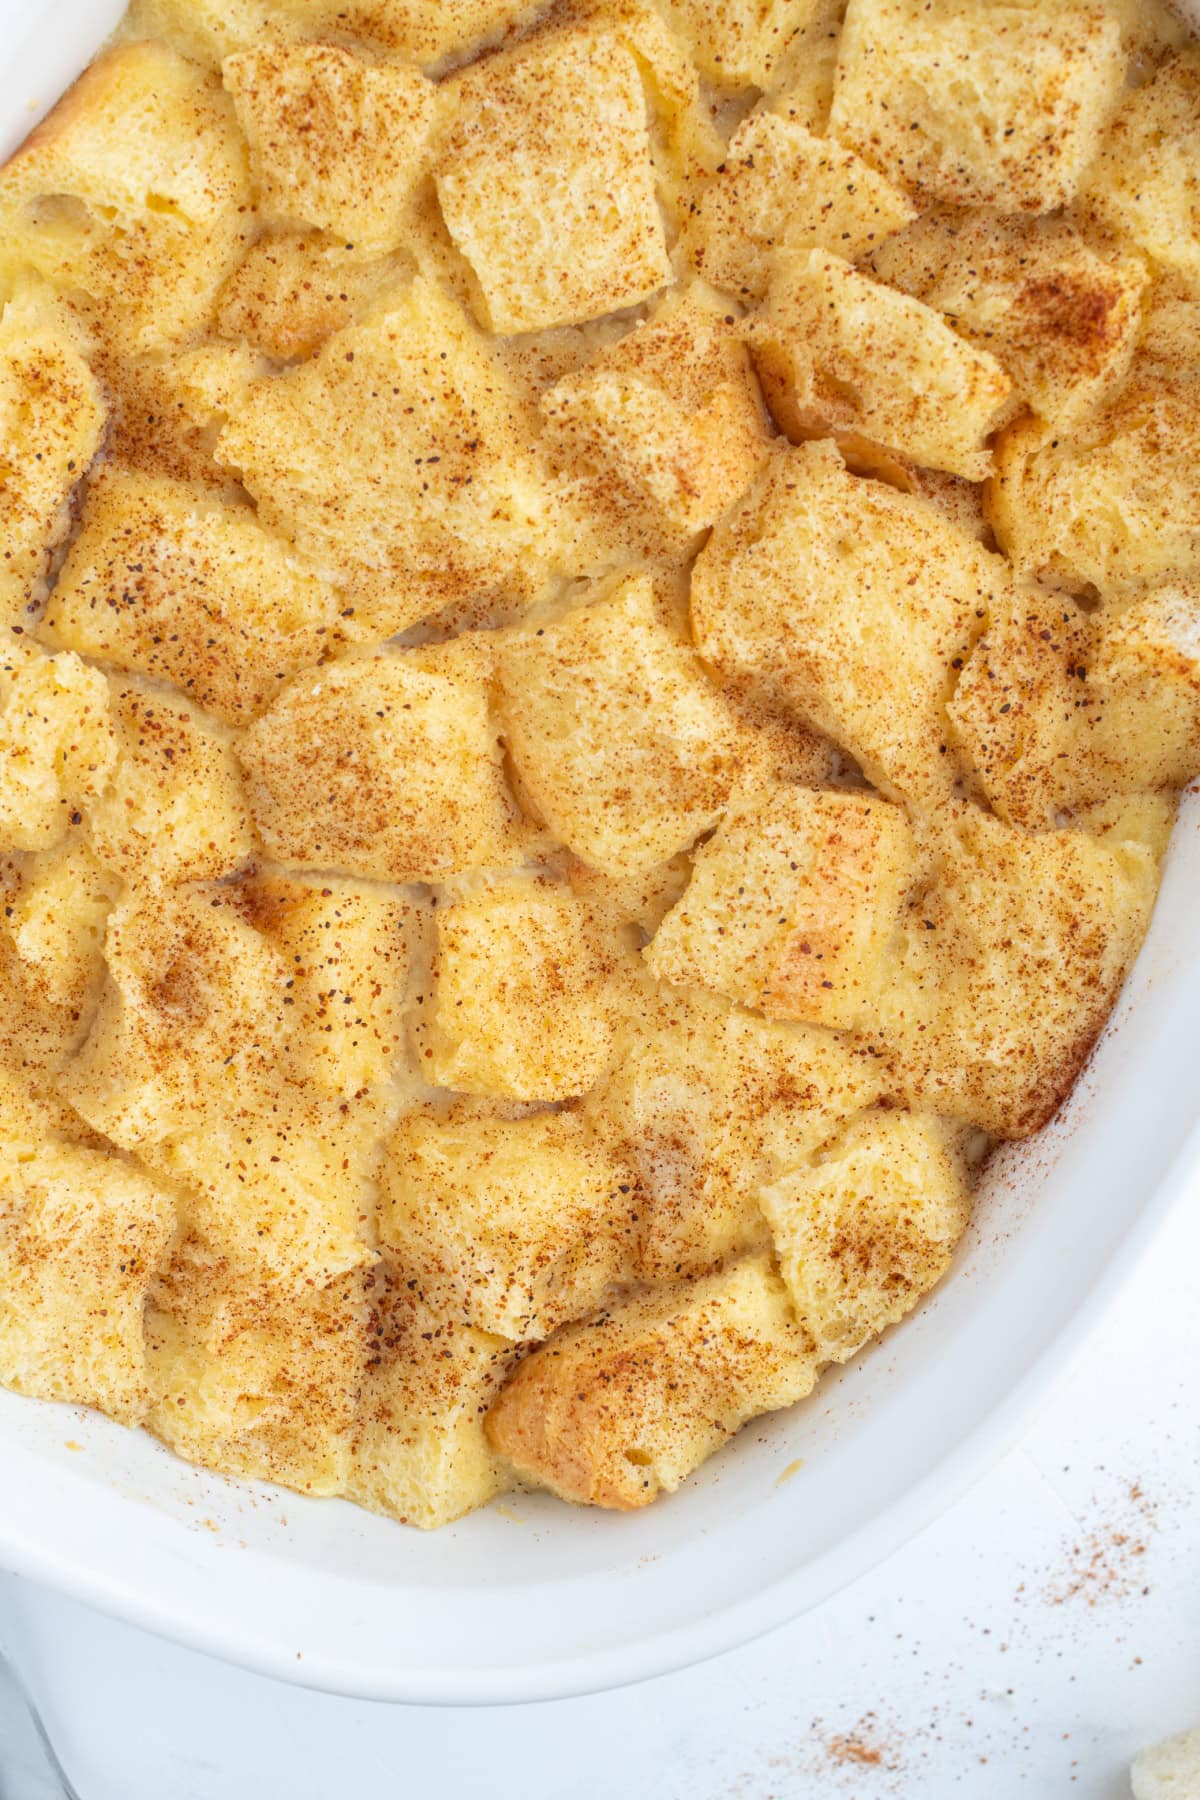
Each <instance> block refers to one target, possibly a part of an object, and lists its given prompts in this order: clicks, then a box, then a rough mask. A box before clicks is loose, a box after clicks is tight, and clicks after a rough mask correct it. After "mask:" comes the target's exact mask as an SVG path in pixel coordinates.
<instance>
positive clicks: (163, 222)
mask: <svg viewBox="0 0 1200 1800" xmlns="http://www.w3.org/2000/svg"><path fill="white" fill-rule="evenodd" d="M249 199H250V192H249V182H248V179H247V174H246V160H245V150H244V147H243V144H242V140H241V136H240V134H239V132H238V128H237V123H236V120H235V119H234V116H233V106H232V103H231V102H230V100H229V98H228V96H227V95H225V94H224V93H222V91H221V87H220V83H219V82H218V81H216V80H215V79H214V78H213V77H212V76H211V75H207V74H205V73H204V72H203V71H202V70H200V69H198V68H197V67H196V65H195V64H194V63H192V62H189V61H188V60H187V58H186V57H183V56H180V55H179V53H178V52H177V51H175V50H173V49H171V48H170V47H169V46H168V45H167V44H165V43H158V42H147V43H136V44H119V45H117V46H116V47H114V48H112V49H110V50H107V51H105V52H104V53H103V54H101V55H100V56H99V57H97V59H96V61H95V62H94V63H92V64H91V66H90V68H88V69H87V70H86V71H85V73H84V74H83V75H82V76H80V78H79V80H78V81H77V82H76V83H75V85H74V87H73V88H71V89H70V90H69V91H68V92H67V93H66V94H65V95H64V96H63V98H62V99H61V100H60V101H59V103H58V105H57V106H56V107H55V108H54V110H53V111H52V112H51V113H50V114H49V115H48V117H47V118H45V119H44V120H43V121H42V123H41V124H40V125H38V126H37V127H36V128H35V130H34V131H32V132H31V133H30V135H29V137H28V138H26V140H25V143H24V144H23V145H22V147H21V149H20V150H19V151H18V152H17V154H16V155H15V156H14V157H13V158H12V160H11V162H9V163H8V164H7V165H6V166H5V168H4V169H3V171H0V232H2V233H3V237H4V240H5V245H4V253H3V258H2V259H0V260H3V261H5V262H8V263H9V264H10V265H12V264H17V263H22V262H23V263H27V264H28V265H29V266H30V267H32V268H34V269H36V270H38V272H39V273H40V274H42V275H44V276H46V277H47V278H48V279H49V280H50V281H52V282H53V283H54V284H55V285H56V286H59V287H62V288H76V289H81V290H82V291H83V292H84V293H85V294H86V295H88V296H89V297H90V298H91V300H92V301H93V302H94V303H95V304H96V306H97V308H98V311H99V314H100V316H101V317H102V319H103V320H104V321H105V322H106V323H107V324H109V325H111V326H112V328H113V329H114V331H118V332H119V333H120V335H121V336H122V338H124V339H125V340H126V341H128V342H130V343H131V344H132V345H133V346H135V347H136V348H137V349H139V350H145V349H148V348H149V347H151V346H152V345H155V344H164V343H178V342H180V341H181V340H182V339H184V338H185V337H187V336H188V335H189V334H191V333H192V332H194V331H196V330H197V329H198V328H200V327H202V326H203V325H204V323H205V321H206V319H207V318H208V316H209V314H210V312H211V310H212V305H213V301H214V298H215V296H216V292H217V289H218V288H219V287H220V285H221V282H222V281H223V280H224V278H225V276H226V274H227V273H228V272H229V270H230V268H231V267H232V266H233V263H234V262H235V261H236V258H237V255H238V250H239V246H240V244H241V241H242V238H243V234H244V232H245V230H246V214H247V210H248V206H249Z"/></svg>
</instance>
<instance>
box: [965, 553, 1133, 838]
mask: <svg viewBox="0 0 1200 1800" xmlns="http://www.w3.org/2000/svg"><path fill="white" fill-rule="evenodd" d="M1094 649H1095V630H1094V627H1093V623H1092V620H1091V619H1090V618H1089V617H1088V616H1087V615H1086V614H1084V613H1081V612H1080V611H1079V609H1078V607H1077V606H1076V605H1075V603H1074V601H1072V600H1071V599H1070V598H1069V597H1068V596H1067V595H1065V594H1063V595H1056V594H1053V593H1045V592H1042V593H1039V592H1038V591H1037V590H1036V589H1023V588H1022V589H1017V590H1016V591H1015V592H1014V594H1013V596H1012V603H1011V605H1010V606H1008V607H1006V608H1002V609H997V611H996V612H995V613H994V615H993V617H992V619H991V620H990V621H989V624H988V629H987V631H986V632H985V633H984V635H983V637H982V638H980V640H979V642H978V644H976V646H975V649H974V650H973V652H972V653H971V655H970V656H969V657H968V658H967V660H966V663H965V666H964V667H963V670H962V673H961V675H960V676H959V679H958V685H957V686H956V688H955V690H954V695H953V698H952V699H951V701H950V704H949V707H948V709H947V710H948V713H949V717H950V726H951V730H952V732H953V741H954V744H955V746H956V748H957V749H958V751H959V753H960V756H961V759H962V761H963V763H964V765H965V766H966V767H967V768H968V769H969V770H970V771H971V773H972V775H973V777H974V779H975V781H976V782H977V783H978V786H979V790H980V792H981V793H982V795H983V797H984V798H985V799H986V801H987V803H988V805H989V806H990V807H991V808H992V810H993V811H994V812H995V813H996V814H997V815H998V816H999V817H1000V818H1001V819H1003V820H1005V822H1006V823H1008V824H1010V825H1021V826H1024V827H1025V828H1026V829H1028V830H1032V831H1037V830H1040V829H1042V828H1043V827H1045V826H1049V825H1053V824H1054V823H1055V822H1056V820H1057V818H1058V815H1059V814H1060V813H1061V812H1062V811H1063V810H1064V809H1066V808H1071V807H1074V806H1077V805H1081V804H1086V803H1087V802H1089V801H1091V800H1095V799H1099V798H1100V797H1102V796H1103V794H1104V793H1105V792H1106V791H1108V788H1107V776H1106V772H1105V770H1104V767H1103V762H1102V760H1101V759H1099V758H1098V756H1097V750H1098V744H1097V742H1096V735H1097V726H1098V724H1099V719H1100V713H1101V706H1100V696H1099V694H1098V692H1097V689H1096V684H1095V682H1094V681H1093V680H1092V678H1091V677H1092V668H1091V665H1092V660H1093V654H1094ZM1135 785H1140V784H1135Z"/></svg>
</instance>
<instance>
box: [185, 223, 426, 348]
mask: <svg viewBox="0 0 1200 1800" xmlns="http://www.w3.org/2000/svg"><path fill="white" fill-rule="evenodd" d="M402 273H403V265H402V263H401V260H400V259H398V258H396V257H392V256H360V255H359V254H358V251H357V249H353V250H348V249H347V248H346V246H345V245H344V244H341V243H336V242H333V243H331V242H330V241H329V239H327V238H326V237H324V236H323V235H322V234H321V233H320V232H314V231H308V232H303V231H283V232H275V233H270V234H268V235H267V236H265V237H261V238H259V240H258V242H257V243H254V244H251V246H250V248H249V249H248V250H247V252H246V254H245V256H243V258H242V260H241V262H240V263H239V264H238V266H237V268H236V269H235V270H234V271H233V274H232V275H231V276H230V277H229V280H228V281H227V282H226V283H225V286H224V287H223V288H222V290H221V298H220V302H219V304H218V307H217V329H218V330H219V331H220V332H221V334H222V336H223V337H227V338H234V339H238V340H241V341H244V342H245V343H247V344H251V345H253V347H254V348H255V349H256V350H261V351H262V353H263V354H264V355H265V356H273V357H275V358H276V359H277V360H278V361H280V362H294V361H297V360H300V359H302V358H304V357H308V356H313V355H315V354H316V352H317V351H318V350H319V349H320V348H321V345H322V344H323V343H324V342H325V340H326V338H329V337H332V336H333V334H334V332H335V331H341V330H343V329H344V327H345V326H347V325H353V324H354V322H355V320H356V319H358V318H359V317H360V316H361V315H362V314H363V313H364V312H365V311H367V310H369V309H370V308H372V307H373V306H374V305H375V303H377V302H378V301H379V300H380V299H381V298H382V296H383V295H384V294H385V293H386V291H387V290H388V288H389V287H395V286H398V285H399V282H400V277H401V274H402Z"/></svg>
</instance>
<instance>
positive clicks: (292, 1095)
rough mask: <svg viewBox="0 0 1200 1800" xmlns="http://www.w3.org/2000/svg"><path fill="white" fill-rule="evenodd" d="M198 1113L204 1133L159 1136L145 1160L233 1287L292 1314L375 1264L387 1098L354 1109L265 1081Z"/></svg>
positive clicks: (209, 1101)
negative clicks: (275, 1299) (298, 1298)
mask: <svg viewBox="0 0 1200 1800" xmlns="http://www.w3.org/2000/svg"><path fill="white" fill-rule="evenodd" d="M193 1112H194V1113H198V1114H200V1115H201V1116H202V1117H203V1124H202V1125H201V1126H199V1127H193V1128H192V1129H189V1130H185V1131H181V1132H179V1133H177V1134H176V1135H175V1136H172V1137H170V1138H167V1139H166V1140H161V1139H159V1138H158V1137H157V1136H156V1137H155V1138H153V1139H152V1140H150V1141H148V1142H147V1143H145V1144H143V1145H142V1146H141V1148H140V1150H139V1153H138V1154H139V1157H140V1160H141V1161H142V1162H144V1163H145V1164H146V1166H147V1167H149V1168H151V1169H153V1170H154V1171H155V1172H156V1173H157V1174H160V1175H163V1176H166V1177H167V1178H169V1180H170V1181H171V1182H172V1183H173V1184H174V1185H175V1186H176V1188H177V1189H180V1190H182V1192H181V1194H180V1206H179V1210H180V1218H181V1220H182V1221H183V1223H184V1225H185V1226H186V1227H187V1228H188V1229H189V1230H190V1231H192V1232H194V1233H195V1234H196V1235H197V1236H198V1237H201V1238H203V1239H204V1241H205V1243H206V1244H208V1245H209V1246H211V1248H212V1249H213V1250H214V1252H216V1253H217V1254H219V1255H220V1257H221V1258H222V1260H223V1261H224V1262H225V1263H226V1264H227V1265H228V1266H229V1269H230V1271H231V1273H232V1278H233V1279H234V1280H235V1281H243V1282H245V1283H247V1284H248V1285H252V1286H257V1287H260V1288H262V1289H269V1290H271V1291H272V1292H274V1293H276V1294H277V1295H278V1296H279V1300H280V1303H281V1304H286V1302H287V1300H288V1297H289V1296H290V1295H292V1294H293V1293H295V1292H297V1291H299V1290H300V1289H303V1288H311V1287H313V1286H317V1287H321V1286H324V1285H325V1284H326V1283H328V1282H331V1281H333V1280H335V1279H336V1278H338V1277H340V1276H343V1275H345V1274H348V1273H349V1272H350V1271H352V1270H354V1269H359V1268H362V1267H364V1266H366V1265H367V1264H369V1263H370V1262H371V1260H372V1255H373V1253H372V1250H371V1248H370V1244H371V1239H372V1237H373V1233H374V1218H375V1178H376V1176H377V1174H378V1170H379V1162H380V1158H381V1156H382V1151H383V1143H384V1140H385V1139H386V1136H387V1132H388V1129H389V1127H390V1125H391V1123H392V1120H393V1118H394V1116H395V1107H394V1106H393V1105H390V1104H389V1102H388V1101H387V1100H386V1099H385V1098H383V1097H381V1096H378V1095H364V1096H359V1097H358V1098H357V1099H356V1103H355V1105H354V1106H353V1107H350V1106H348V1105H347V1104H346V1102H345V1101H344V1100H342V1099H339V1098H330V1097H328V1096H327V1095H325V1094H322V1093H321V1092H319V1091H315V1092H314V1091H308V1090H306V1089H304V1088H302V1087H300V1086H299V1085H298V1084H296V1083H289V1082H287V1081H285V1080H277V1081H276V1082H275V1083H270V1082H268V1081H266V1080H265V1079H260V1080H259V1082H258V1085H257V1092H254V1091H253V1090H251V1092H250V1093H248V1094H246V1095H244V1096H241V1097H239V1096H237V1095H236V1094H231V1093H229V1092H228V1091H226V1093H225V1094H224V1095H222V1094H220V1093H219V1092H218V1091H217V1089H216V1087H215V1084H214V1083H212V1082H211V1081H210V1083H209V1088H208V1093H207V1094H206V1095H205V1096H203V1104H201V1105H194V1106H193Z"/></svg>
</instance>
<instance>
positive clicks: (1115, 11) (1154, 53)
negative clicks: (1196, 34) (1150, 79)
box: [1104, 0, 1192, 86]
mask: <svg viewBox="0 0 1200 1800" xmlns="http://www.w3.org/2000/svg"><path fill="white" fill-rule="evenodd" d="M1104 7H1105V11H1106V12H1109V13H1111V15H1112V17H1113V18H1114V19H1115V20H1116V21H1117V24H1118V25H1119V26H1120V28H1121V43H1122V45H1123V46H1124V50H1125V54H1126V56H1127V57H1128V58H1129V61H1130V65H1131V66H1130V80H1131V82H1132V84H1133V85H1134V86H1139V85H1140V83H1141V81H1142V80H1144V79H1145V78H1146V77H1147V76H1148V75H1149V74H1150V72H1151V71H1152V70H1153V69H1155V68H1156V67H1157V66H1158V64H1159V63H1161V62H1162V61H1163V60H1164V58H1165V57H1166V56H1168V55H1169V53H1170V52H1171V51H1172V50H1180V49H1182V48H1183V46H1184V45H1185V44H1187V43H1188V41H1189V39H1190V38H1191V35H1192V34H1191V31H1190V30H1189V28H1188V25H1187V22H1186V20H1185V19H1184V18H1183V17H1182V15H1181V14H1180V13H1178V12H1176V10H1175V8H1174V7H1173V6H1172V5H1171V0H1104Z"/></svg>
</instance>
